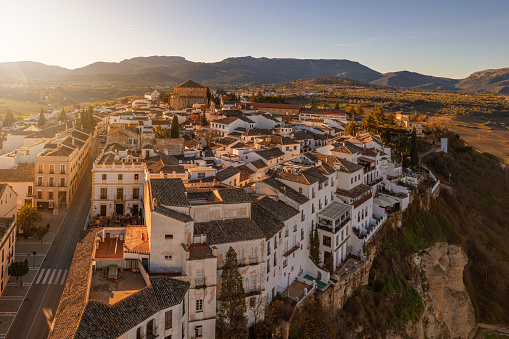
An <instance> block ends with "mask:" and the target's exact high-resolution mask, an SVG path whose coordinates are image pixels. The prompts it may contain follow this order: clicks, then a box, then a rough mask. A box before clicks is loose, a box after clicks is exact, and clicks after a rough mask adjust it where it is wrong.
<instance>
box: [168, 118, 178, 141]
mask: <svg viewBox="0 0 509 339" xmlns="http://www.w3.org/2000/svg"><path fill="white" fill-rule="evenodd" d="M170 137H171V138H179V137H180V131H179V119H178V117H177V116H176V115H175V116H174V117H173V120H172V121H171V129H170Z"/></svg>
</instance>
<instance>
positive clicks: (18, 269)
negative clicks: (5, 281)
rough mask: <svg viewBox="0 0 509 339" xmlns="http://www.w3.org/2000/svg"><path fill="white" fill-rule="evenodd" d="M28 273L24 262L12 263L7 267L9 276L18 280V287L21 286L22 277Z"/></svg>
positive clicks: (28, 268) (28, 269)
mask: <svg viewBox="0 0 509 339" xmlns="http://www.w3.org/2000/svg"><path fill="white" fill-rule="evenodd" d="M28 271H30V267H28V264H27V263H26V262H25V261H14V262H13V263H12V264H11V265H10V266H9V275H12V276H13V277H16V278H20V279H19V285H20V286H23V276H24V275H26V274H27V273H28Z"/></svg>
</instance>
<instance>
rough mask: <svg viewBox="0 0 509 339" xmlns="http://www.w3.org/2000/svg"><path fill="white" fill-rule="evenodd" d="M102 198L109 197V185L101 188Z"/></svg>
mask: <svg viewBox="0 0 509 339" xmlns="http://www.w3.org/2000/svg"><path fill="white" fill-rule="evenodd" d="M101 199H108V188H107V187H102V188H101Z"/></svg>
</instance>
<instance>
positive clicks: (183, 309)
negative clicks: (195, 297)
mask: <svg viewBox="0 0 509 339" xmlns="http://www.w3.org/2000/svg"><path fill="white" fill-rule="evenodd" d="M184 314H186V299H184V300H182V315H184ZM182 333H184V324H182Z"/></svg>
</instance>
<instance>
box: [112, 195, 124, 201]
mask: <svg viewBox="0 0 509 339" xmlns="http://www.w3.org/2000/svg"><path fill="white" fill-rule="evenodd" d="M125 198H126V196H125V195H115V198H114V200H116V201H124V200H126V199H125Z"/></svg>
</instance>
